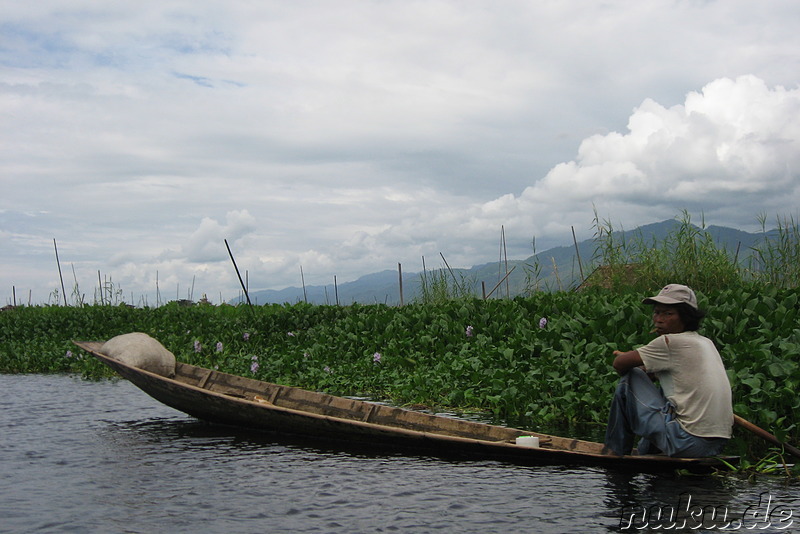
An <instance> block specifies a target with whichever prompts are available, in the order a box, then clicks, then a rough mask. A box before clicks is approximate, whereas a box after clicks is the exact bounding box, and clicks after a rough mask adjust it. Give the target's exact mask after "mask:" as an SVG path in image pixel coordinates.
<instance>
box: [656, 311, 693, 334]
mask: <svg viewBox="0 0 800 534" xmlns="http://www.w3.org/2000/svg"><path fill="white" fill-rule="evenodd" d="M653 326H655V327H656V332H658V334H659V335H663V334H679V333H681V332H684V331H686V327H685V326H684V324H683V321H682V320H681V316H680V314H678V310H676V309H675V306H669V305H667V304H656V305H655V306H653Z"/></svg>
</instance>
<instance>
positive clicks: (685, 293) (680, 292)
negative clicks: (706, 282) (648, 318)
mask: <svg viewBox="0 0 800 534" xmlns="http://www.w3.org/2000/svg"><path fill="white" fill-rule="evenodd" d="M642 302H643V303H644V304H681V303H682V302H685V303H686V304H688V305H689V306H691V307H692V308H694V309H695V310H696V309H697V297H696V296H695V294H694V291H692V289H691V288H690V287H687V286H684V285H681V284H669V285H668V286H664V289H662V290H661V291H660V292H659V293H658V295H656V296H655V297H649V298H646V299H644V300H643V301H642Z"/></svg>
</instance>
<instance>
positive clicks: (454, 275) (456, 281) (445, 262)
mask: <svg viewBox="0 0 800 534" xmlns="http://www.w3.org/2000/svg"><path fill="white" fill-rule="evenodd" d="M439 256H441V257H442V261H443V262H444V265H445V267H447V270H448V271H450V276H452V277H453V282H455V284H456V287H460V286H459V285H458V280H457V279H456V274H455V273H454V272H453V269H451V268H450V265H449V264H448V263H447V260H446V259H444V254H442V253H441V252H440V253H439ZM504 280H505V278H504Z"/></svg>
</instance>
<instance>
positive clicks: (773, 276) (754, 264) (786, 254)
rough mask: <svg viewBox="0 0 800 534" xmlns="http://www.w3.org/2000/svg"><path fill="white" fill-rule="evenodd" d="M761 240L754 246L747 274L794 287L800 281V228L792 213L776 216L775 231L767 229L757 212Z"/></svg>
mask: <svg viewBox="0 0 800 534" xmlns="http://www.w3.org/2000/svg"><path fill="white" fill-rule="evenodd" d="M759 221H760V222H761V231H762V233H763V235H764V241H763V242H762V244H760V245H759V246H757V247H754V249H753V252H754V253H753V255H752V256H751V257H750V260H751V261H750V275H751V276H752V278H753V279H754V280H756V281H757V282H759V283H761V284H768V285H771V286H775V287H779V288H793V287H798V285H799V284H800V229H798V225H797V222H795V220H794V217H780V216H779V217H778V218H777V227H776V230H775V231H772V232H767V230H766V217H765V216H764V215H761V216H759Z"/></svg>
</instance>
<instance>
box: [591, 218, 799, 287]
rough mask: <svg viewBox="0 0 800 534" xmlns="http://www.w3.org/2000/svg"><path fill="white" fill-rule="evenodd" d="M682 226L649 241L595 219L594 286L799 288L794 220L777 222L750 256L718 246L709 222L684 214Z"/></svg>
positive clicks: (762, 220) (680, 223)
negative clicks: (697, 222) (774, 227)
mask: <svg viewBox="0 0 800 534" xmlns="http://www.w3.org/2000/svg"><path fill="white" fill-rule="evenodd" d="M677 220H678V222H679V224H678V226H677V227H676V228H675V230H673V231H672V232H670V233H669V234H668V235H667V236H666V237H665V238H664V239H662V240H660V241H659V240H656V239H655V238H651V239H650V240H649V241H648V240H646V239H645V238H644V237H643V236H642V234H641V233H640V232H637V233H633V234H632V235H628V234H626V233H625V232H622V231H616V230H615V229H614V227H613V225H612V224H611V223H610V222H608V221H606V220H602V221H601V220H600V218H599V217H598V216H597V214H596V213H595V219H594V226H593V227H594V228H595V234H594V239H595V254H594V257H593V263H594V264H595V265H596V266H597V267H598V271H596V276H597V277H598V278H599V280H596V281H595V285H602V286H603V287H606V288H607V289H611V290H612V291H620V290H630V289H633V290H652V289H654V288H658V287H662V286H664V285H666V284H668V283H671V282H680V283H683V284H685V285H688V286H690V287H692V288H694V289H695V290H700V291H716V290H722V289H726V288H729V287H732V286H736V285H746V286H755V287H767V286H769V287H777V288H782V289H789V288H797V287H800V232H799V231H798V226H797V223H795V221H794V219H791V218H778V227H777V230H775V231H772V232H767V231H766V230H765V228H766V223H765V220H764V218H763V217H762V218H761V219H760V220H761V223H762V231H763V234H764V238H763V240H762V241H761V242H760V243H759V244H758V245H756V246H755V247H753V248H752V249H751V250H749V251H745V254H741V255H740V253H741V251H739V250H738V248H737V249H736V250H729V249H726V248H725V247H724V246H722V245H721V244H718V243H716V242H715V241H714V238H713V237H712V235H711V234H710V233H709V232H708V229H707V227H706V225H705V220H701V223H700V225H699V226H698V225H695V224H694V223H693V222H692V218H691V215H690V214H689V213H688V212H687V211H685V210H684V211H683V212H682V213H681V215H680V216H679V217H678V219H677Z"/></svg>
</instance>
